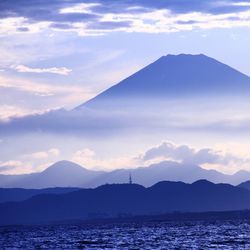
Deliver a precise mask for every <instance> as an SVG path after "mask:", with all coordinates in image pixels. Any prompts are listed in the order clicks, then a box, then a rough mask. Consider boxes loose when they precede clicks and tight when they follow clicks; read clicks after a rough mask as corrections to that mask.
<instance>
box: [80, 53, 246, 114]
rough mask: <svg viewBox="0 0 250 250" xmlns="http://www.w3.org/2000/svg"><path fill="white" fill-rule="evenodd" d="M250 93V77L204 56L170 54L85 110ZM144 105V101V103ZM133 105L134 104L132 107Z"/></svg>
mask: <svg viewBox="0 0 250 250" xmlns="http://www.w3.org/2000/svg"><path fill="white" fill-rule="evenodd" d="M237 93H238V94H246V93H250V78H249V77H248V76H246V75H244V74H242V73H240V72H239V71H237V70H235V69H233V68H231V67H229V66H227V65H225V64H223V63H221V62H219V61H217V60H215V59H213V58H210V57H208V56H205V55H203V54H200V55H188V54H180V55H167V56H163V57H161V58H159V59H158V60H157V61H155V62H153V63H152V64H150V65H148V66H146V67H145V68H143V69H141V70H139V71H138V72H136V73H135V74H133V75H131V76H129V77H128V78H126V79H124V80H123V81H121V82H119V83H118V84H116V85H114V86H112V87H111V88H109V89H107V90H106V91H104V92H102V93H101V94H99V95H97V96H96V97H94V98H93V99H91V100H89V101H88V102H86V103H84V104H82V105H80V106H79V107H77V108H76V110H80V109H83V108H86V107H87V108H96V109H97V110H98V109H101V108H102V107H105V108H107V107H108V106H109V105H110V106H112V107H113V108H115V107H121V105H124V102H125V101H128V100H129V101H128V103H130V102H131V100H132V102H138V101H140V100H141V99H142V100H145V98H146V99H147V101H150V100H153V102H155V101H159V99H166V98H171V99H172V98H176V97H193V96H199V97H204V96H208V95H212V96H220V95H225V94H229V95H235V94H237ZM144 105H145V102H144ZM132 106H133V105H132Z"/></svg>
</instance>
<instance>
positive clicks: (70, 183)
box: [0, 161, 103, 188]
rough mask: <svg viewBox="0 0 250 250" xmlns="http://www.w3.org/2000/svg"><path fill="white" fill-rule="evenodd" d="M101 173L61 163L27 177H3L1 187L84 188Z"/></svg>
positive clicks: (72, 164) (0, 180) (69, 163)
mask: <svg viewBox="0 0 250 250" xmlns="http://www.w3.org/2000/svg"><path fill="white" fill-rule="evenodd" d="M102 173H103V172H101V171H99V172H98V171H92V170H87V169H85V168H83V167H81V166H80V165H78V164H75V163H73V162H70V161H59V162H56V163H55V164H53V165H52V166H50V167H49V168H47V169H45V170H44V171H43V172H41V173H34V174H26V175H19V176H18V175H12V176H11V175H1V176H0V187H12V188H13V187H16V188H48V187H82V186H84V185H86V186H88V183H89V182H91V181H92V180H93V179H95V178H97V177H98V176H100V175H102Z"/></svg>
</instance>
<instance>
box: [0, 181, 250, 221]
mask: <svg viewBox="0 0 250 250" xmlns="http://www.w3.org/2000/svg"><path fill="white" fill-rule="evenodd" d="M245 209H250V191H248V190H246V189H243V188H239V187H234V186H231V185H228V184H214V183H211V182H208V181H205V180H200V181H197V182H194V183H192V184H186V183H183V182H169V181H163V182H160V183H156V184H155V185H153V186H151V187H148V188H145V187H143V186H141V185H138V184H106V185H103V186H100V187H97V188H94V189H81V190H78V191H73V192H70V193H66V194H40V195H37V196H33V197H31V198H30V199H28V200H25V201H21V202H7V203H1V204H0V225H11V224H15V225H17V224H34V223H35V224H37V223H55V222H60V221H70V220H88V219H91V218H92V219H95V218H97V219H98V218H114V217H119V216H121V215H122V216H123V217H124V216H125V217H131V216H140V215H143V216H145V215H161V214H165V213H173V212H208V211H209V212H211V211H216V212H217V211H236V210H245Z"/></svg>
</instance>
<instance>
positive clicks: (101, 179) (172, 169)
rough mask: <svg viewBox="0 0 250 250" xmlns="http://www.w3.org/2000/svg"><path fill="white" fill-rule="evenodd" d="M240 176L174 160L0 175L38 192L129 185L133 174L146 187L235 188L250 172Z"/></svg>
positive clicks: (4, 182) (1, 180)
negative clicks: (201, 184) (205, 183)
mask: <svg viewBox="0 0 250 250" xmlns="http://www.w3.org/2000/svg"><path fill="white" fill-rule="evenodd" d="M60 164H62V165H60ZM52 170H53V171H52ZM55 170H56V171H55ZM238 173H239V172H236V173H235V174H234V175H226V174H223V173H221V172H218V171H216V170H212V169H211V170H207V169H203V168H202V167H200V166H198V165H192V164H191V165H190V164H184V163H182V164H181V163H177V162H171V161H163V162H159V163H156V164H152V165H149V166H147V167H137V168H133V169H116V170H113V171H109V172H106V171H94V170H88V169H86V168H83V167H81V166H80V165H78V164H74V163H72V162H69V161H59V162H57V163H55V164H53V165H52V166H50V167H48V168H47V169H46V170H44V171H43V172H40V173H32V174H25V175H14V176H13V175H0V187H2V188H35V189H37V188H52V187H80V188H93V187H97V186H100V185H103V184H105V183H128V180H129V175H130V174H131V175H132V179H133V182H135V183H138V184H141V185H144V186H147V187H149V186H151V185H153V184H154V183H156V182H159V181H165V180H168V181H183V182H185V183H193V182H195V181H197V180H199V179H207V180H209V181H212V182H215V183H230V184H234V185H235V184H240V183H241V182H243V181H247V180H250V172H247V171H244V175H239V174H238Z"/></svg>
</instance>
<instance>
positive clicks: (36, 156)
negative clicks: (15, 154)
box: [22, 148, 60, 160]
mask: <svg viewBox="0 0 250 250" xmlns="http://www.w3.org/2000/svg"><path fill="white" fill-rule="evenodd" d="M59 155H60V150H59V149H57V148H51V149H49V150H47V151H38V152H34V153H31V154H28V155H23V156H22V158H24V159H29V160H40V159H47V158H53V157H58V156H59Z"/></svg>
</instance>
